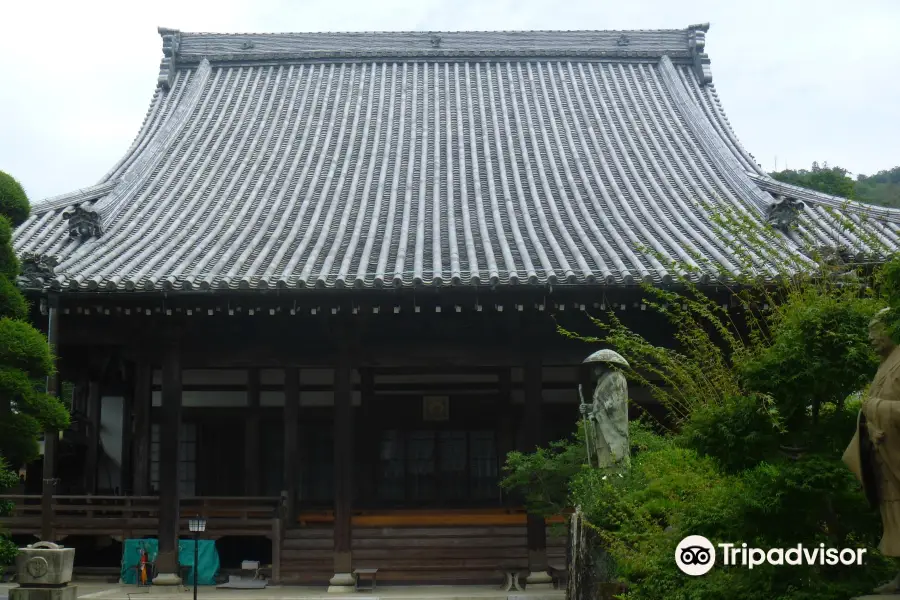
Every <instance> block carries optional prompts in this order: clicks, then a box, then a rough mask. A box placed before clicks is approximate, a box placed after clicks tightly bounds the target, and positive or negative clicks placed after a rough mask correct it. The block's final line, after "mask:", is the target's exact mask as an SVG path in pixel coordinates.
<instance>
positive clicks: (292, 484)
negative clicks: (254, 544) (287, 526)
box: [281, 367, 300, 523]
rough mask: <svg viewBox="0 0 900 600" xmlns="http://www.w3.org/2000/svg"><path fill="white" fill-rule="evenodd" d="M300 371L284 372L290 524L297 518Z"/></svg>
mask: <svg viewBox="0 0 900 600" xmlns="http://www.w3.org/2000/svg"><path fill="white" fill-rule="evenodd" d="M299 438H300V369H298V368H296V367H289V368H287V369H285V370H284V476H283V477H282V485H281V487H282V489H283V490H284V491H285V492H287V496H286V498H285V501H286V503H287V506H285V516H286V518H287V521H288V523H293V522H294V521H295V520H296V518H297V482H298V477H297V471H298V469H299V467H300V460H299V453H300V439H299Z"/></svg>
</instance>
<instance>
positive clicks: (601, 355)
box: [584, 348, 629, 368]
mask: <svg viewBox="0 0 900 600" xmlns="http://www.w3.org/2000/svg"><path fill="white" fill-rule="evenodd" d="M584 362H585V363H613V364H616V365H621V366H623V367H625V368H628V367H629V365H628V361H627V360H625V359H624V358H622V355H621V354H619V353H618V352H615V351H614V350H609V349H608V348H606V349H603V350H597V351H596V352H594V353H593V354H591V355H590V356H588V357H587V358H586V359H584Z"/></svg>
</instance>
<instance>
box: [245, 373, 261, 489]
mask: <svg viewBox="0 0 900 600" xmlns="http://www.w3.org/2000/svg"><path fill="white" fill-rule="evenodd" d="M259 423H260V418H259V369H250V370H248V371H247V419H246V420H245V421H244V495H246V496H259V494H260V485H259V483H260V477H259V469H260V464H261V461H260V459H259Z"/></svg>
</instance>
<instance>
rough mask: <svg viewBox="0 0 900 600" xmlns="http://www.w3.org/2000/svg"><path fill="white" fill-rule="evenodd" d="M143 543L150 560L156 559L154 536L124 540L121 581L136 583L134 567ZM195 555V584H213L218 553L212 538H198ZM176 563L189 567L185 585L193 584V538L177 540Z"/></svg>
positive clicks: (156, 549)
mask: <svg viewBox="0 0 900 600" xmlns="http://www.w3.org/2000/svg"><path fill="white" fill-rule="evenodd" d="M142 544H143V546H144V550H145V551H146V552H147V555H148V558H149V559H150V562H153V561H155V560H156V555H157V554H158V548H159V541H158V540H156V539H154V538H147V539H143V540H125V544H124V545H123V548H122V573H121V577H122V583H125V584H131V585H137V583H138V572H137V569H136V568H135V567H136V566H137V565H138V563H139V562H140V560H141V552H140V548H141V545H142ZM198 552H199V554H198V557H197V564H198V569H197V585H215V584H216V575H218V574H219V553H218V552H217V551H216V543H215V541H213V540H200V546H199V548H198ZM178 564H180V565H181V566H182V567H190V569H188V573H187V580H186V581H185V582H184V583H185V585H188V586H190V585H193V584H194V568H193V567H194V540H178Z"/></svg>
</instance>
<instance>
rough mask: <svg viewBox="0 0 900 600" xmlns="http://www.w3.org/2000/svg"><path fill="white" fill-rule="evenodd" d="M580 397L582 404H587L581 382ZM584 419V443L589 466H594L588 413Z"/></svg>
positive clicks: (584, 415)
mask: <svg viewBox="0 0 900 600" xmlns="http://www.w3.org/2000/svg"><path fill="white" fill-rule="evenodd" d="M578 397H579V398H580V399H581V404H582V405H584V404H586V403H585V401H584V394H583V393H582V390H581V384H580V383H579V384H578ZM582 421H584V444H585V447H586V448H587V459H588V466H589V467H593V466H594V465H593V463H592V462H591V432H590V431H589V430H588V417H587V414H583V418H582ZM597 466H598V467H599V466H600V465H597Z"/></svg>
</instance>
